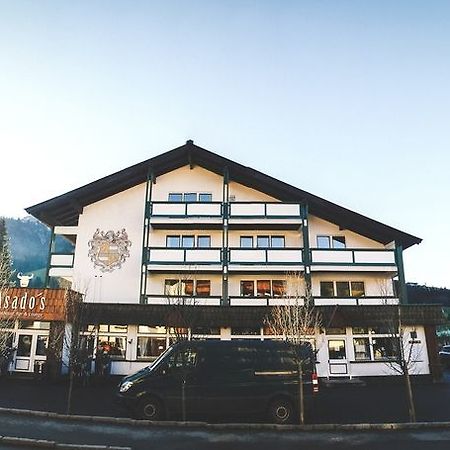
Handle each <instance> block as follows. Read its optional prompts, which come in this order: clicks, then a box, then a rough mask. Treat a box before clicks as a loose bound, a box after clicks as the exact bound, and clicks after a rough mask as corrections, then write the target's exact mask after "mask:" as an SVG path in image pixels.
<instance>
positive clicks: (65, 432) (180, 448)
mask: <svg viewBox="0 0 450 450" xmlns="http://www.w3.org/2000/svg"><path fill="white" fill-rule="evenodd" d="M0 434H3V435H5V434H8V435H21V436H22V437H28V438H37V439H51V440H55V441H58V442H64V443H72V444H77V445H81V444H90V445H116V446H129V447H131V448H132V449H134V450H148V449H153V448H158V449H164V450H191V449H192V450H211V449H214V450H229V449H233V450H253V449H254V450H265V449H270V450H273V449H274V448H277V449H283V450H284V449H285V450H294V449H295V450H298V449H308V450H309V449H311V450H315V449H334V450H336V449H364V450H378V449H379V450H381V449H383V450H387V449H395V450H403V449H405V450H416V449H417V450H419V449H420V450H426V449H433V450H441V449H442V450H444V449H445V450H448V449H449V448H450V429H434V430H428V431H424V430H414V431H411V430H409V431H376V432H373V431H364V432H352V431H341V432H316V431H291V430H273V431H272V430H254V429H245V428H244V429H234V430H228V429H227V430H208V429H205V428H201V427H199V428H184V427H176V426H157V425H153V426H149V427H147V426H145V427H144V426H130V425H120V424H119V425H115V424H114V425H111V424H101V425H98V424H93V423H89V422H76V423H66V422H61V421H59V420H55V419H46V420H42V418H36V417H23V416H21V417H18V416H15V415H9V414H0ZM0 448H1V447H0ZM6 448H7V447H6Z"/></svg>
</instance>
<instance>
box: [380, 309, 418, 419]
mask: <svg viewBox="0 0 450 450" xmlns="http://www.w3.org/2000/svg"><path fill="white" fill-rule="evenodd" d="M386 324H387V331H388V336H389V339H390V341H391V343H392V349H391V355H388V360H387V361H386V365H387V366H388V367H389V368H390V369H391V370H392V371H393V372H395V373H397V374H398V375H401V376H402V377H403V379H404V382H405V389H406V398H407V402H408V417H409V421H410V422H416V408H415V403H414V395H413V390H412V385H411V374H413V373H414V372H415V369H416V366H417V363H418V361H419V360H420V357H421V349H420V347H419V346H418V345H417V343H416V336H415V335H414V332H411V331H408V330H406V328H405V326H404V324H403V320H402V308H401V305H397V306H395V307H394V314H393V315H392V316H391V317H390V318H389V319H388V320H387V321H386Z"/></svg>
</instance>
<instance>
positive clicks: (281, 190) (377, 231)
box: [26, 141, 421, 248]
mask: <svg viewBox="0 0 450 450" xmlns="http://www.w3.org/2000/svg"><path fill="white" fill-rule="evenodd" d="M188 164H189V165H191V166H192V165H198V166H201V167H204V168H206V169H207V170H210V171H212V172H214V173H216V174H218V175H220V176H222V175H223V171H224V167H227V168H228V173H229V178H230V180H233V181H236V182H238V183H241V184H243V185H245V186H247V187H250V188H253V189H256V190H259V191H261V192H264V193H266V194H267V195H270V196H272V197H275V198H277V199H279V200H281V201H295V202H306V203H308V205H309V211H310V213H311V214H312V215H314V216H317V217H319V218H322V219H324V220H327V221H329V222H331V223H335V224H336V225H339V226H341V227H344V228H347V229H349V230H351V231H354V232H356V233H358V234H361V235H362V236H365V237H367V238H369V239H374V240H376V241H378V242H381V243H383V244H388V243H389V242H392V241H397V242H398V243H399V244H401V245H402V246H403V248H407V247H410V246H411V245H414V244H418V243H420V242H421V239H420V238H418V237H416V236H413V235H411V234H408V233H404V232H402V231H400V230H397V229H395V228H392V227H390V226H388V225H385V224H382V223H381V222H378V221H376V220H373V219H370V218H368V217H366V216H363V215H361V214H359V213H356V212H354V211H351V210H349V209H347V208H344V207H342V206H339V205H336V204H335V203H332V202H330V201H328V200H325V199H323V198H321V197H317V196H316V195H313V194H310V193H309V192H306V191H303V190H301V189H299V188H296V187H294V186H291V185H289V184H287V183H285V182H283V181H280V180H277V179H275V178H273V177H270V176H269V175H266V174H264V173H262V172H259V171H257V170H255V169H252V168H250V167H247V166H243V165H241V164H239V163H236V162H234V161H231V160H230V159H227V158H224V157H222V156H219V155H217V154H215V153H213V152H210V151H209V150H206V149H204V148H201V147H198V146H197V145H194V144H193V143H192V142H191V141H188V143H186V144H185V145H182V146H181V147H177V148H175V149H173V150H170V151H168V152H166V153H163V154H161V155H158V156H155V157H153V158H150V159H148V160H147V161H143V162H140V163H138V164H135V165H133V166H131V167H128V168H126V169H123V170H121V171H119V172H116V173H114V174H111V175H108V176H106V177H104V178H101V179H99V180H97V181H93V182H92V183H89V184H87V185H85V186H82V187H80V188H77V189H74V190H72V191H70V192H67V193H65V194H62V195H60V196H58V197H54V198H52V199H49V200H46V201H44V202H42V203H38V204H36V205H33V206H30V207H28V208H26V211H27V212H28V213H29V214H31V215H32V216H35V217H37V218H38V219H39V220H41V221H43V222H44V223H47V224H48V225H77V223H78V216H79V212H80V210H81V209H82V208H83V207H85V206H87V205H89V204H92V203H95V202H97V201H99V200H102V199H104V198H107V197H109V196H111V195H115V194H117V193H119V192H122V191H124V190H126V189H129V188H131V187H133V186H136V185H138V184H140V183H144V182H145V181H146V180H147V176H148V172H149V170H151V171H152V172H153V175H154V177H158V176H160V175H163V174H165V173H168V172H170V171H172V170H175V169H178V168H180V167H182V166H184V165H188ZM72 202H75V203H72ZM44 214H45V215H44Z"/></svg>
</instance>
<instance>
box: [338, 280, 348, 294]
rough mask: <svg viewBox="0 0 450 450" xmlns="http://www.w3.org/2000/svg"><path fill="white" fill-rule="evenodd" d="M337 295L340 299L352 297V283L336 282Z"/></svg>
mask: <svg viewBox="0 0 450 450" xmlns="http://www.w3.org/2000/svg"><path fill="white" fill-rule="evenodd" d="M336 295H337V296H338V297H350V283H349V282H348V281H336Z"/></svg>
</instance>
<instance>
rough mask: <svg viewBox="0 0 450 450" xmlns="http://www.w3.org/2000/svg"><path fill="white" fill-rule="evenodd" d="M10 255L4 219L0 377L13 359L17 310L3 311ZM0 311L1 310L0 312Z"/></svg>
mask: <svg viewBox="0 0 450 450" xmlns="http://www.w3.org/2000/svg"><path fill="white" fill-rule="evenodd" d="M12 274H13V270H12V268H11V255H10V252H9V245H8V239H7V233H6V226H5V219H4V218H1V219H0V307H2V309H3V313H2V312H0V314H1V315H0V375H1V374H3V373H4V372H5V371H8V369H9V365H10V363H11V360H12V357H13V352H14V349H13V340H14V327H15V323H16V320H17V318H18V310H8V311H7V312H6V311H5V309H6V308H5V307H4V305H5V302H6V301H7V295H8V290H9V288H10V287H11V276H12ZM0 311H1V310H0Z"/></svg>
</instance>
